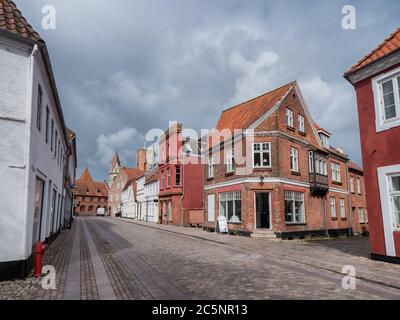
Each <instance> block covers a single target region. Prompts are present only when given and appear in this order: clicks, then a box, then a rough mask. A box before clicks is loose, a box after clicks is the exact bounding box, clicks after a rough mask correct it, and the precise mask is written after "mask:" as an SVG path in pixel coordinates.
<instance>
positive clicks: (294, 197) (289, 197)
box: [284, 190, 306, 225]
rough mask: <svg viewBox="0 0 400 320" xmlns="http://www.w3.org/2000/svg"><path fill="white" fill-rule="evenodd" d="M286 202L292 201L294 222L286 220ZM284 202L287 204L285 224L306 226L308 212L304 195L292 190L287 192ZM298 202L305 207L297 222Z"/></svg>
mask: <svg viewBox="0 0 400 320" xmlns="http://www.w3.org/2000/svg"><path fill="white" fill-rule="evenodd" d="M286 201H292V202H293V203H292V221H287V220H286V218H287V217H286ZM284 202H285V205H284V207H285V223H286V224H289V225H290V224H305V223H306V210H305V201H304V193H302V192H296V191H291V190H285V194H284ZM296 202H302V203H303V205H302V207H301V209H302V212H301V213H300V215H299V216H300V218H299V219H298V220H296V214H295V213H296Z"/></svg>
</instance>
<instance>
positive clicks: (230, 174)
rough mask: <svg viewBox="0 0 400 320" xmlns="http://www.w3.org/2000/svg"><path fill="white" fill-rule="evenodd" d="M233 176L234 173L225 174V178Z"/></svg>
mask: <svg viewBox="0 0 400 320" xmlns="http://www.w3.org/2000/svg"><path fill="white" fill-rule="evenodd" d="M234 175H235V171H232V172H227V173H225V177H231V176H234Z"/></svg>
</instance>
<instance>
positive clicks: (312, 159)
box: [308, 151, 314, 173]
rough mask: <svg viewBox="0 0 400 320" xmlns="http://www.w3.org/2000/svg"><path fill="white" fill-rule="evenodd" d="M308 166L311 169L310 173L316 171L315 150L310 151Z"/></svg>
mask: <svg viewBox="0 0 400 320" xmlns="http://www.w3.org/2000/svg"><path fill="white" fill-rule="evenodd" d="M308 168H309V170H310V173H314V152H313V151H309V152H308Z"/></svg>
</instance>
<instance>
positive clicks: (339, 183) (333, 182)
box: [332, 181, 343, 186]
mask: <svg viewBox="0 0 400 320" xmlns="http://www.w3.org/2000/svg"><path fill="white" fill-rule="evenodd" d="M332 184H335V185H337V186H342V185H343V183H342V182H339V181H332Z"/></svg>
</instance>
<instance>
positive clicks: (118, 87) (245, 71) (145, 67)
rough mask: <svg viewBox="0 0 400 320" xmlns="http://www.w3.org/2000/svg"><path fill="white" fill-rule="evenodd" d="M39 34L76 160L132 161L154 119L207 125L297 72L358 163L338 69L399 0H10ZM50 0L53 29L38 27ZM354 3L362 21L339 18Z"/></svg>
mask: <svg viewBox="0 0 400 320" xmlns="http://www.w3.org/2000/svg"><path fill="white" fill-rule="evenodd" d="M15 2H16V4H17V5H18V7H19V8H20V9H21V11H22V12H23V14H24V15H25V17H26V18H27V19H28V20H29V22H30V23H31V24H32V25H33V26H34V27H35V29H36V30H37V31H38V32H39V33H40V34H41V35H42V37H43V38H44V39H45V40H46V42H47V45H48V47H49V50H50V54H51V57H52V63H53V68H54V71H55V74H56V79H57V84H58V90H59V93H60V96H61V100H62V104H63V109H64V114H65V118H66V121H67V125H68V126H69V127H71V128H72V129H73V130H74V131H75V132H76V133H77V135H78V156H79V170H78V173H79V174H80V172H81V170H82V169H83V168H84V167H85V165H86V163H87V164H88V165H89V167H90V169H91V171H92V174H93V176H94V177H95V178H97V179H105V178H106V177H107V171H108V167H109V163H110V160H111V157H112V154H113V152H114V150H115V149H116V148H118V150H119V153H120V157H121V160H122V162H123V165H126V166H133V164H134V153H135V149H136V148H138V147H142V146H143V143H144V136H145V134H146V133H147V131H148V130H149V129H151V128H162V129H166V128H167V127H168V121H169V120H176V121H181V122H183V123H184V125H185V127H189V128H194V129H196V130H200V129H202V128H213V127H214V125H215V123H216V121H217V119H218V116H219V114H220V112H221V111H222V110H223V109H224V108H226V107H229V106H232V105H233V104H235V103H238V102H241V101H244V100H247V99H249V98H252V97H254V96H256V95H259V94H262V93H264V92H266V91H269V90H271V89H274V88H275V87H277V86H280V85H282V84H285V83H286V82H289V81H292V80H298V81H299V83H300V86H301V88H302V90H303V93H304V96H305V98H306V101H307V103H308V105H309V107H310V109H311V112H312V114H313V117H314V119H315V120H316V121H317V122H319V123H320V124H321V125H322V126H324V127H326V128H327V129H328V130H329V131H331V132H332V133H333V134H334V137H333V144H334V145H335V146H338V147H342V148H344V149H345V150H346V152H348V153H349V154H350V156H351V157H352V158H353V159H354V161H355V162H357V163H359V164H361V155H360V142H359V134H358V119H357V112H356V100H355V94H354V90H353V88H352V87H351V85H350V84H349V83H348V82H347V81H346V80H344V79H343V77H342V76H343V73H344V71H345V70H346V69H347V68H348V67H350V66H351V65H352V64H353V63H355V62H356V61H357V60H359V59H360V58H361V57H362V56H363V55H364V54H366V53H368V52H369V51H370V50H371V49H373V48H374V47H376V45H377V44H378V43H379V42H381V41H382V40H383V39H384V38H385V37H387V36H388V35H389V34H390V33H391V32H393V31H394V30H395V29H396V28H397V27H398V26H399V25H398V23H399V22H398V21H399V16H400V6H399V4H398V0H386V1H385V0H384V1H382V0H379V1H378V0H375V1H372V0H360V1H351V0H347V1H339V0H338V1H334V0H320V1H313V0H303V1H300V0H280V1H268V0H212V1H211V0H202V1H200V0H196V1H195V0H168V1H166V0H143V1H142V0H140V1H138V0H133V1H132V0H113V1H109V0H68V1H65V0H31V1H26V0H15ZM48 4H49V5H53V6H54V7H55V8H56V13H57V16H56V18H57V26H56V30H47V31H46V30H43V29H42V28H41V20H42V18H43V15H42V7H43V6H44V5H48ZM346 4H351V5H353V6H355V8H356V10H357V11H356V13H357V29H356V30H344V29H343V28H342V26H341V20H342V18H343V15H342V13H341V10H342V7H343V6H344V5H346Z"/></svg>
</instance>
